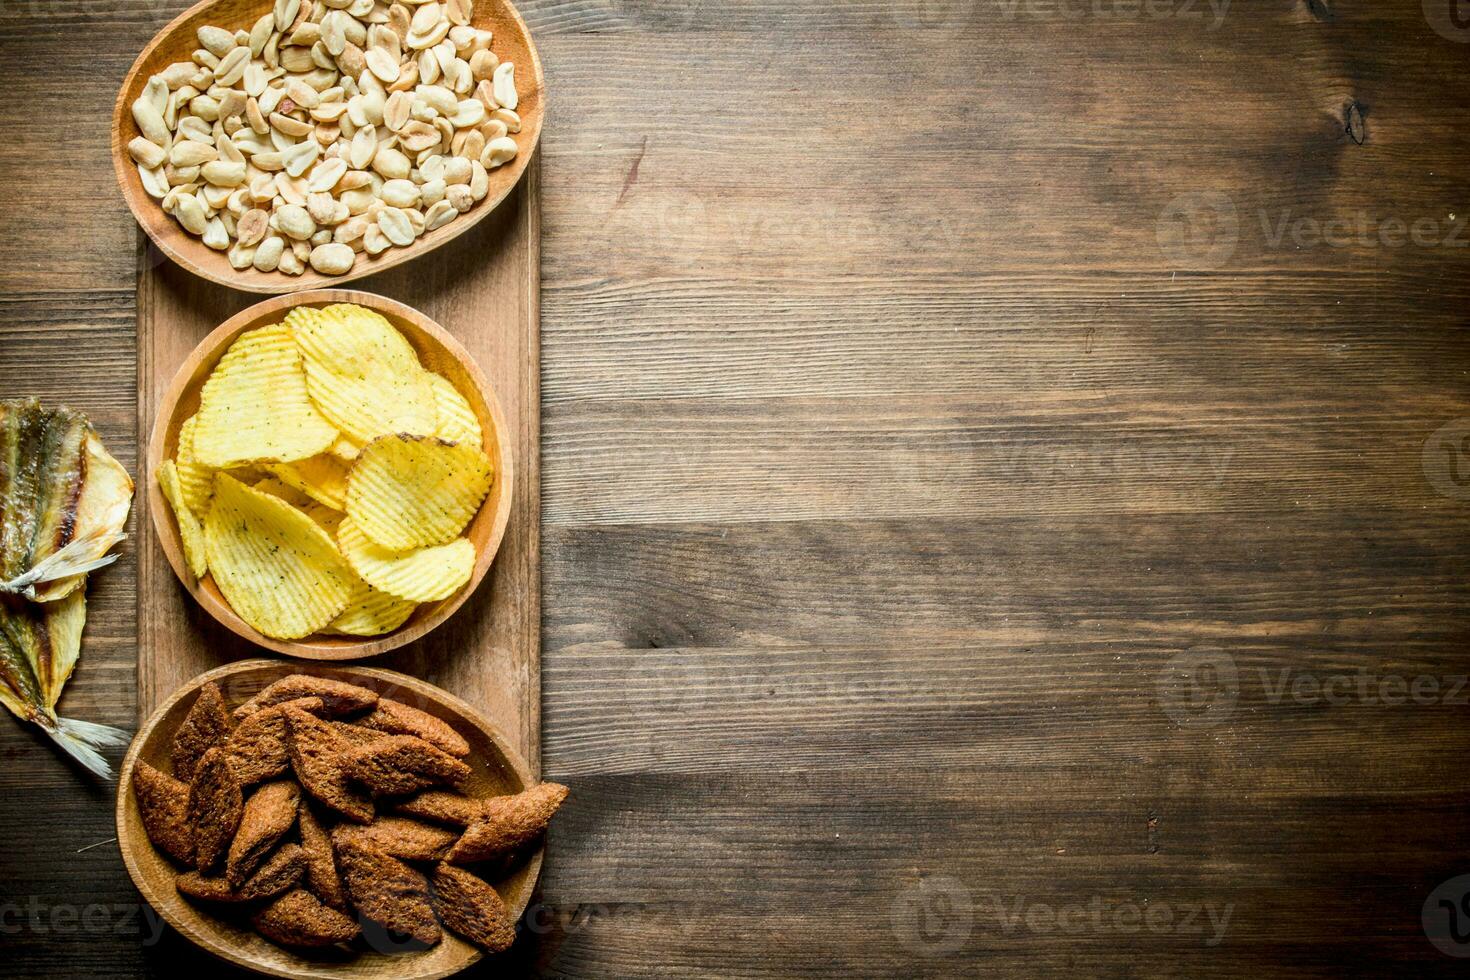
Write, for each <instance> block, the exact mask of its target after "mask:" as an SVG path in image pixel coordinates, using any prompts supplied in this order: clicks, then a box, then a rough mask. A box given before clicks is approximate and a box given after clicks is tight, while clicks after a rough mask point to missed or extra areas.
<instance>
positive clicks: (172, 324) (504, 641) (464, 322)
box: [136, 161, 541, 772]
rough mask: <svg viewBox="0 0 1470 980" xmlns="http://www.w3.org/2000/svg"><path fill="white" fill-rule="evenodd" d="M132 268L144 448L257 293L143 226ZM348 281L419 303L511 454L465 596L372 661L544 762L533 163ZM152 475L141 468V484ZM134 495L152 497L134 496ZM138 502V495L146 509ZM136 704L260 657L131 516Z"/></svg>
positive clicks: (148, 524)
mask: <svg viewBox="0 0 1470 980" xmlns="http://www.w3.org/2000/svg"><path fill="white" fill-rule="evenodd" d="M139 238H140V239H141V240H142V245H141V246H140V249H139V273H138V441H139V445H142V446H146V445H147V444H148V438H149V434H150V433H151V431H152V428H153V422H154V416H155V415H156V414H157V410H158V398H159V396H160V395H161V394H162V393H163V391H164V390H165V389H166V388H167V386H168V384H169V381H170V380H171V379H172V378H173V376H174V372H175V371H176V370H177V369H178V367H179V365H180V364H182V363H183V362H184V359H185V358H186V357H187V356H188V355H189V352H190V351H192V350H193V349H194V347H195V345H196V344H198V343H199V342H200V341H201V340H203V339H204V337H205V335H206V334H208V333H209V332H210V331H211V330H213V329H214V328H215V327H217V326H218V325H219V324H220V323H222V322H224V320H226V319H228V318H229V317H230V316H233V315H234V314H235V313H237V312H239V311H240V310H242V309H244V308H245V307H247V306H249V305H251V304H252V303H254V302H256V301H258V300H259V299H261V297H259V296H252V295H249V294H246V293H240V292H235V291H234V290H230V289H225V288H223V287H220V286H216V285H214V284H212V283H208V282H205V281H204V280H202V279H198V278H196V277H194V276H192V275H190V274H189V273H187V272H185V271H183V270H182V269H180V268H178V267H177V266H175V265H174V264H173V263H172V262H170V261H168V260H167V259H166V258H164V257H163V255H162V254H160V253H159V252H158V250H157V249H155V248H153V247H152V246H151V244H150V243H149V242H148V239H147V238H146V237H145V236H143V235H142V234H141V233H140V235H139ZM348 288H357V289H362V290H365V291H367V292H373V293H380V294H382V295H384V296H389V297H392V298H393V299H396V300H398V301H400V302H403V303H407V304H408V305H409V306H412V307H415V308H416V309H419V310H421V311H423V312H424V313H425V314H427V315H428V316H430V317H432V318H433V319H435V320H436V321H438V322H439V324H440V325H442V326H443V327H444V328H445V329H446V330H448V331H449V332H450V333H452V334H454V335H455V336H456V337H457V338H459V340H460V341H461V342H462V343H463V344H464V345H465V347H467V348H468V349H469V351H470V353H471V354H472V355H474V357H475V360H476V361H478V362H479V365H480V367H481V368H482V369H483V370H484V372H485V375H486V377H488V378H489V379H490V383H491V384H492V385H493V386H494V387H495V390H496V393H497V394H498V395H499V396H500V401H501V405H502V406H503V407H504V409H505V414H506V419H507V422H508V424H509V426H510V429H511V440H512V445H513V446H514V452H515V460H516V487H515V500H514V503H513V506H512V509H511V517H510V526H509V528H508V529H507V531H506V535H505V541H504V543H503V544H502V545H501V547H500V551H499V553H498V554H497V555H496V558H495V564H494V565H493V566H492V567H491V569H490V573H489V574H488V575H487V576H486V577H485V581H484V583H483V584H482V585H481V586H480V589H479V591H478V592H476V594H475V595H474V596H472V597H471V598H470V600H469V601H468V602H466V603H465V604H464V606H463V607H461V608H460V610H459V611H458V612H456V613H455V614H454V615H453V616H452V617H450V618H449V619H448V620H447V621H446V622H444V623H443V624H442V625H441V626H439V628H438V629H436V630H435V631H434V632H433V633H431V634H430V635H429V636H427V637H425V638H424V639H422V640H420V641H418V642H417V643H413V644H410V645H409V646H407V647H404V648H403V649H402V650H398V651H395V652H393V653H390V654H386V655H384V656H382V657H374V658H372V659H370V660H369V661H367V663H368V664H370V665H371V666H375V667H387V668H390V669H393V670H401V671H403V672H404V673H407V674H411V675H413V676H415V677H420V678H423V679H424V680H427V681H429V682H430V683H432V684H437V685H439V686H440V687H442V688H444V689H445V690H448V691H450V692H451V693H453V694H456V695H458V696H459V697H461V698H463V699H465V700H466V701H468V702H469V703H470V704H472V705H474V706H475V707H476V708H479V709H480V710H481V711H483V712H484V713H485V715H486V716H487V717H488V718H489V719H490V720H491V721H493V722H495V723H496V724H498V725H499V726H500V727H501V728H502V729H503V730H504V731H505V732H506V734H507V735H508V736H509V737H510V738H511V740H512V741H513V742H514V743H515V744H516V746H517V747H518V748H519V749H520V751H521V753H522V754H523V755H524V756H525V758H526V761H527V762H529V763H530V765H531V767H532V769H534V770H536V771H537V772H539V771H540V748H541V739H540V732H541V553H540V523H541V465H540V463H541V458H540V428H541V424H540V423H541V348H540V340H541V335H540V330H541V314H540V293H541V229H540V163H539V161H533V162H532V164H531V166H530V167H529V168H528V169H527V171H526V174H525V177H524V178H523V179H522V181H521V184H520V187H519V188H517V190H516V191H515V193H513V194H512V195H511V196H510V197H509V198H507V199H506V201H505V202H504V203H502V204H501V206H500V207H499V208H498V209H497V211H496V213H495V214H493V215H491V216H490V217H489V218H487V219H486V220H485V221H483V222H482V223H481V224H480V225H478V226H477V227H476V228H475V229H473V230H472V231H470V232H468V233H466V234H465V235H462V236H460V237H459V238H456V239H454V240H453V241H451V242H448V243H447V244H445V245H444V246H442V247H441V248H439V249H438V250H436V251H434V252H432V253H430V254H429V255H426V256H424V257H422V258H420V259H418V260H417V261H414V262H410V263H407V264H405V265H404V266H401V267H399V268H397V269H392V270H389V271H388V272H386V273H384V274H383V275H381V276H373V277H370V278H367V279H363V280H360V281H358V282H356V283H352V284H350V286H349V287H348ZM143 479H152V474H140V475H139V482H141V481H142V480H143ZM138 499H139V500H140V501H146V499H147V497H146V496H145V495H144V494H142V493H140V494H139V495H138ZM144 506H145V507H146V504H145V505H144ZM136 526H137V536H138V541H137V545H136V547H137V555H138V710H139V712H140V713H141V715H142V716H143V717H146V716H147V715H148V714H150V713H151V712H152V711H153V709H154V708H155V707H157V706H158V704H159V703H161V702H162V701H163V700H164V699H165V698H166V697H168V695H169V694H170V693H172V692H173V691H174V689H175V688H177V687H178V686H179V685H181V684H183V683H184V682H185V681H187V680H188V679H189V678H191V677H194V676H195V675H196V674H200V673H202V672H204V671H206V670H209V669H211V668H213V667H217V666H219V665H220V664H222V663H225V662H227V661H230V660H238V659H241V658H244V657H254V656H262V655H269V654H268V652H267V651H263V650H261V649H260V648H258V647H255V646H253V645H252V644H250V643H247V642H246V641H244V640H242V639H240V638H238V637H236V636H235V635H234V634H233V633H231V632H230V631H229V630H226V629H225V628H224V627H222V626H220V625H219V624H217V623H216V622H215V621H214V620H213V619H212V618H211V617H210V616H209V615H208V614H207V613H205V612H203V611H202V610H201V609H199V608H198V607H197V606H196V605H195V604H194V601H193V599H192V598H190V596H189V594H188V593H187V592H186V591H185V590H184V588H183V586H181V585H180V584H179V582H178V579H177V578H176V577H175V576H174V573H173V570H172V569H171V568H170V567H169V564H168V560H167V559H166V558H165V557H164V555H163V551H162V549H160V548H159V545H158V542H157V540H155V535H154V533H153V525H152V520H151V517H150V516H149V515H148V514H146V513H141V512H140V513H139V514H138V518H137V522H136Z"/></svg>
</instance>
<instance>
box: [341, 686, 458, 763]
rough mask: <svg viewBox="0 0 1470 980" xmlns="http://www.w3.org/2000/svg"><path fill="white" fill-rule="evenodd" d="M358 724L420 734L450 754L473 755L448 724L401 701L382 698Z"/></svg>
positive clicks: (392, 733) (419, 735) (381, 729)
mask: <svg viewBox="0 0 1470 980" xmlns="http://www.w3.org/2000/svg"><path fill="white" fill-rule="evenodd" d="M357 723H358V724H359V725H362V726H363V727H364V728H375V729H377V730H378V731H380V732H387V733H388V734H389V735H417V736H418V737H419V738H421V739H423V740H424V741H425V742H428V743H429V744H430V745H433V746H434V747H435V748H438V749H442V750H443V751H445V752H448V753H449V754H450V755H455V756H466V755H469V754H470V743H468V742H466V741H465V740H464V738H463V737H462V736H461V735H460V734H459V732H457V731H455V730H454V729H453V728H451V727H450V726H449V723H448V722H446V721H444V720H443V719H442V718H436V717H434V716H433V715H431V714H429V713H428V712H427V711H420V710H419V709H418V708H412V707H409V706H408V705H406V704H403V703H402V702H399V701H393V700H390V699H388V698H379V699H378V705H377V707H375V708H373V710H372V711H371V712H369V713H368V714H366V715H364V716H363V717H362V718H359V719H358V721H357Z"/></svg>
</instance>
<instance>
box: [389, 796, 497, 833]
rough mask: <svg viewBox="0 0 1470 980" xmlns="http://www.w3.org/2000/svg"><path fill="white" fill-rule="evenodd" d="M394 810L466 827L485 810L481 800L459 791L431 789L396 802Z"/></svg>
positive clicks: (422, 818) (453, 825) (411, 815)
mask: <svg viewBox="0 0 1470 980" xmlns="http://www.w3.org/2000/svg"><path fill="white" fill-rule="evenodd" d="M394 810H396V811H397V812H398V813H401V814H403V815H405V816H409V817H418V818H419V819H420V820H432V821H434V822H435V823H442V824H448V825H449V826H451V827H468V826H469V825H470V824H472V823H474V822H475V821H476V820H478V819H480V817H481V815H482V814H484V812H485V806H484V801H483V800H474V799H471V798H470V797H468V796H464V795H462V794H460V793H450V792H446V791H445V790H441V789H431V790H428V791H426V792H423V793H420V794H419V795H418V796H412V797H409V798H408V799H406V800H403V801H401V802H400V803H398V804H397V805H396V806H395V807H394Z"/></svg>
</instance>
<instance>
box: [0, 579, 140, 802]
mask: <svg viewBox="0 0 1470 980" xmlns="http://www.w3.org/2000/svg"><path fill="white" fill-rule="evenodd" d="M86 618H87V600H86V597H85V593H84V592H82V591H81V590H77V591H75V592H73V593H71V594H70V595H69V596H67V597H66V598H64V599H60V600H58V601H56V602H48V603H44V604H40V603H34V602H27V601H26V600H24V599H18V598H16V597H14V596H0V703H4V705H5V706H6V707H7V708H9V709H10V710H11V711H13V712H14V713H15V715H16V717H18V718H20V719H22V720H23V721H29V722H33V723H35V724H37V725H39V726H40V727H41V730H42V731H44V732H45V733H46V734H47V735H49V736H51V738H52V739H54V740H55V742H56V744H57V745H60V746H61V747H62V748H63V749H65V750H66V751H67V752H68V753H69V754H70V755H71V756H73V757H74V758H75V759H76V760H77V761H78V762H80V763H81V764H82V765H84V766H86V767H87V768H88V769H89V770H91V771H92V772H93V773H95V774H97V775H98V776H101V777H102V778H104V779H111V778H112V767H111V766H110V765H108V762H107V760H106V759H104V758H103V757H102V754H101V752H100V751H99V750H100V749H106V748H112V747H114V746H121V745H126V744H127V743H128V733H127V732H124V731H121V730H119V729H116V728H110V727H108V726H106V725H96V724H93V723H92V722H88V721H76V720H74V719H70V718H58V717H57V715H56V701H57V699H58V698H60V697H61V688H62V685H64V684H65V683H66V679H67V678H68V677H70V676H71V672H72V669H73V668H74V667H75V666H76V662H77V657H78V655H79V654H80V652H81V647H82V625H83V623H84V622H85V621H86Z"/></svg>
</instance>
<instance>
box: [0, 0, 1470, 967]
mask: <svg viewBox="0 0 1470 980" xmlns="http://www.w3.org/2000/svg"><path fill="white" fill-rule="evenodd" d="M182 6H183V3H182V0H7V2H6V3H5V4H4V5H3V7H0V50H3V53H4V57H3V58H0V89H3V91H4V92H5V98H4V99H3V101H0V118H3V122H4V123H5V127H4V131H5V132H6V133H7V134H8V138H7V139H4V140H0V174H3V175H4V177H3V180H0V397H8V396H15V395H21V394H28V393H35V394H39V395H41V396H42V397H44V398H46V399H48V400H53V401H65V402H68V403H70V404H72V405H74V406H75V407H78V408H83V409H86V410H87V411H89V412H90V413H92V416H93V418H94V419H95V420H96V422H97V423H98V425H99V427H100V429H101V430H102V432H103V434H104V436H105V437H106V439H107V441H108V443H109V445H111V446H112V447H113V448H114V449H115V450H116V451H117V454H118V455H119V457H121V458H122V459H123V460H124V462H125V463H126V464H127V465H128V466H129V467H130V469H132V468H135V465H136V460H137V447H136V446H135V445H134V444H133V443H134V433H135V432H136V424H135V418H134V412H135V405H136V384H135V376H136V375H135V372H136V356H135V346H134V345H135V333H134V323H135V293H134V288H135V280H136V268H137V262H138V257H137V254H136V245H137V233H136V231H135V227H134V225H133V222H132V221H131V219H130V217H129V215H128V214H127V212H126V211H125V209H124V207H123V204H122V200H121V197H120V195H119V193H118V191H117V189H116V187H115V185H114V179H113V176H112V172H111V169H110V167H109V166H108V161H107V156H106V154H107V128H108V109H109V107H110V103H111V100H112V97H113V94H114V92H115V89H116V86H117V85H118V83H119V81H120V79H121V78H122V76H123V73H124V72H125V70H126V69H127V67H128V65H129V64H130V63H131V61H132V58H133V56H134V53H135V52H136V51H137V50H138V49H139V47H140V46H141V45H142V44H143V43H144V42H145V41H146V40H147V39H148V38H149V37H150V36H151V34H152V33H153V32H154V31H155V30H156V29H157V28H158V27H159V26H160V25H162V24H163V23H164V22H165V21H166V20H167V19H169V18H170V17H171V16H172V15H173V14H174V13H175V12H177V10H178V9H180V8H181V7H182ZM1442 8H1443V9H1442ZM523 10H524V12H525V14H526V17H527V20H528V21H529V22H530V24H531V25H532V27H533V29H534V30H535V33H536V36H537V38H538V41H539V43H540V46H541V52H542V56H543V59H544V61H545V64H546V76H547V82H548V87H549V90H550V94H551V109H550V116H549V121H548V128H547V131H546V136H545V139H544V142H543V144H542V146H543V159H542V176H543V181H544V183H543V187H544V207H543V235H544V239H543V240H544V247H543V271H544V280H543V291H542V303H543V327H542V329H543V358H544V367H543V379H542V383H543V433H544V435H543V445H542V454H543V465H544V493H543V501H542V506H543V526H542V532H541V533H542V548H543V553H544V562H545V565H544V608H545V613H544V650H545V653H544V663H543V684H544V692H543V713H544V719H543V720H544V731H543V747H544V751H543V763H544V769H545V773H546V775H547V776H548V778H553V779H557V780H560V781H563V782H566V783H568V784H570V785H571V786H572V789H573V797H572V801H571V802H570V803H569V804H568V806H567V807H566V809H565V811H564V814H563V815H562V816H561V817H560V818H559V820H558V823H557V824H556V826H555V828H554V832H553V834H552V836H551V841H550V850H549V856H548V861H547V865H546V873H545V876H544V878H543V894H542V900H543V903H544V904H543V905H542V906H541V907H540V908H539V910H538V911H537V914H536V915H535V917H534V918H533V919H532V920H531V921H529V922H528V924H527V928H526V930H525V936H524V938H523V940H522V942H521V944H520V945H519V947H518V949H517V952H516V953H515V954H514V957H513V958H514V959H515V961H516V962H515V963H513V964H512V965H511V968H510V971H509V972H510V975H516V974H518V973H521V972H531V973H535V974H537V975H545V976H568V977H598V978H602V977H619V978H622V977H643V976H646V977H653V976H658V977H667V976H707V977H776V976H792V975H818V974H835V975H843V976H872V977H890V976H910V975H913V976H936V977H937V976H955V975H976V976H998V977H1009V976H1062V975H1066V976H1116V977H1134V976H1140V977H1141V976H1169V975H1187V976H1191V977H1214V976H1219V977H1239V976H1247V975H1267V974H1270V975H1274V974H1282V975H1295V976H1342V975H1382V974H1389V973H1393V972H1397V973H1399V974H1400V975H1405V974H1408V973H1410V972H1411V971H1412V972H1413V973H1414V974H1417V975H1421V976H1436V975H1444V976H1449V975H1451V973H1452V972H1453V971H1455V970H1456V969H1457V968H1459V969H1463V966H1462V964H1463V960H1458V959H1453V958H1451V957H1450V956H1448V955H1446V954H1445V953H1444V952H1441V950H1440V949H1439V948H1437V947H1436V945H1435V944H1434V943H1432V942H1431V941H1430V940H1429V938H1427V937H1426V934H1425V930H1424V927H1423V925H1422V922H1421V910H1422V909H1424V907H1425V906H1426V903H1427V904H1428V905H1429V906H1430V908H1431V910H1433V909H1434V908H1435V906H1436V902H1437V897H1435V898H1432V897H1431V893H1432V892H1434V890H1435V889H1436V887H1437V886H1439V885H1441V883H1443V882H1446V881H1447V880H1448V879H1451V878H1453V877H1455V876H1456V875H1460V874H1463V873H1466V872H1470V855H1467V853H1466V842H1467V840H1470V807H1467V803H1470V767H1467V766H1466V765H1465V758H1466V755H1465V754H1466V751H1467V750H1470V710H1467V707H1466V704H1467V700H1470V690H1462V689H1461V687H1462V686H1463V685H1464V677H1465V675H1466V674H1467V673H1470V645H1467V641H1470V603H1467V601H1466V600H1467V598H1470V596H1467V591H1470V588H1467V580H1470V549H1467V547H1466V544H1467V533H1466V532H1467V530H1470V477H1467V474H1470V459H1466V458H1463V457H1464V456H1465V455H1466V454H1467V450H1470V440H1467V438H1466V437H1467V435H1470V387H1467V374H1466V372H1467V369H1470V334H1467V332H1466V325H1467V324H1466V320H1467V313H1466V309H1467V300H1470V275H1467V273H1470V247H1467V246H1470V228H1467V227H1466V225H1467V218H1470V169H1467V164H1466V160H1467V152H1470V100H1467V98H1466V96H1467V95H1470V73H1467V71H1466V68H1467V59H1470V44H1467V43H1464V42H1467V41H1470V29H1466V30H1459V29H1457V28H1455V27H1454V26H1453V22H1452V21H1451V20H1450V19H1449V13H1448V12H1447V11H1448V7H1447V5H1443V4H1440V3H1438V0H1435V2H1431V3H1426V4H1423V5H1421V3H1420V2H1419V0H1391V2H1384V0H1379V2H1372V0H1261V2H1257V3H1252V4H1250V5H1249V6H1247V4H1245V3H1243V2H1237V3H1235V4H1226V3H1225V2H1224V0H1216V2H1215V4H1214V5H1213V6H1212V5H1211V4H1210V3H1208V2H1206V0H1147V2H1145V0H849V2H826V0H824V2H817V0H811V2H806V3H789V2H776V0H722V2H711V0H679V2H675V0H664V2H655V0H648V2H634V0H526V2H525V3H524V5H523ZM148 260H149V258H148V257H147V256H146V255H145V256H144V261H148ZM430 261H432V260H430ZM92 588H93V591H92V597H93V602H92V612H91V618H90V621H89V630H88V638H87V646H86V653H85V656H84V658H83V661H82V664H81V668H80V671H79V673H78V676H77V677H76V679H75V680H74V682H73V683H72V685H71V687H70V688H69V690H68V693H67V697H66V701H65V704H64V707H65V710H66V713H67V714H70V715H74V716H76V717H81V718H87V719H91V720H96V721H106V722H111V723H114V724H119V725H128V726H131V725H132V723H133V718H134V708H135V697H136V694H135V667H134V663H135V657H136V653H137V650H136V640H135V612H134V603H135V563H134V557H133V555H132V554H131V553H129V552H127V549H126V548H125V556H124V558H123V560H122V561H121V562H120V563H119V564H118V566H117V567H115V568H113V569H110V570H108V571H107V572H105V573H102V574H100V575H98V576H97V577H96V580H95V583H94V585H93V587H92ZM0 756H3V763H0V832H3V842H0V958H3V964H4V966H3V970H4V972H5V973H6V975H7V976H12V977H57V976H68V977H94V976H95V977H102V976H109V977H137V976H166V977H173V976H193V975H197V973H198V972H199V971H200V970H202V969H206V968H208V969H211V970H212V971H213V972H212V975H214V976H221V975H225V971H224V970H222V969H216V968H213V967H212V966H211V965H210V964H209V963H207V962H206V961H205V960H204V959H203V958H202V957H201V956H199V955H197V954H194V953H193V952H191V951H190V950H189V949H187V948H185V947H184V946H183V944H182V943H181V942H179V941H178V940H177V939H176V938H175V937H172V936H168V935H165V936H163V937H161V938H159V937H157V936H156V934H155V926H154V920H152V919H151V918H150V917H149V914H148V913H147V912H140V910H139V908H138V905H137V901H138V900H137V893H136V892H135V891H134V890H133V888H132V887H131V885H130V883H129V881H128V879H127V876H126V874H125V873H124V870H123V867H122V863H121V861H120V859H119V857H118V854H117V851H116V848H115V845H113V844H110V843H106V841H107V840H108V839H109V838H110V837H111V836H112V819H111V809H110V805H109V802H110V793H109V791H108V790H106V789H97V788H90V787H89V786H88V785H87V784H86V783H85V781H84V780H83V779H81V778H79V777H78V775H77V774H76V773H75V772H74V771H72V770H71V769H69V768H68V767H67V766H65V765H63V764H62V763H61V762H60V761H59V760H58V758H57V756H56V754H55V753H54V752H53V751H51V749H50V748H49V747H48V746H47V745H45V744H44V743H43V742H42V741H41V740H39V739H38V738H37V737H36V736H34V735H33V734H32V732H31V731H30V730H28V729H23V728H21V727H20V726H19V725H16V724H12V723H11V722H9V721H4V722H0ZM99 842H102V843H99ZM89 845H96V846H92V847H90V848H89ZM1456 887H1459V886H1456V885H1454V884H1453V883H1452V884H1451V885H1449V886H1448V888H1449V890H1450V891H1451V892H1454V890H1455V888H1456ZM1464 891H1465V889H1464V888H1463V887H1459V892H1458V893H1457V894H1458V895H1463V893H1464ZM1440 894H1441V895H1443V894H1444V892H1441V893H1440ZM1456 897H1457V896H1456ZM1453 900H1455V899H1454V898H1452V901H1453ZM1467 909H1470V906H1467ZM1440 914H1441V916H1442V915H1443V913H1440ZM1461 925H1462V926H1463V921H1462V923H1461ZM1444 942H1447V943H1452V940H1446V941H1444ZM1452 948H1453V947H1452ZM1460 951H1461V952H1465V951H1470V950H1466V949H1465V947H1463V946H1462V947H1460ZM505 972H506V971H505V969H504V965H502V966H501V968H499V969H498V970H491V971H487V975H488V974H490V973H494V974H495V975H505Z"/></svg>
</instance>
